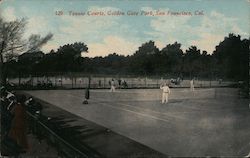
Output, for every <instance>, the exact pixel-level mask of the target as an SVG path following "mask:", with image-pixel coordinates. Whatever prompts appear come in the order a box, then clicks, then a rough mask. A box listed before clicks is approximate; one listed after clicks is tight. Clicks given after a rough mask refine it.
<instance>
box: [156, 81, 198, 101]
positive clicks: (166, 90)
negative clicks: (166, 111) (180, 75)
mask: <svg viewBox="0 0 250 158" xmlns="http://www.w3.org/2000/svg"><path fill="white" fill-rule="evenodd" d="M160 89H161V90H162V100H161V103H162V104H164V103H168V97H169V95H170V92H171V91H170V88H169V84H167V82H165V83H164V84H163V85H161V86H160ZM190 91H191V92H194V79H192V80H190Z"/></svg>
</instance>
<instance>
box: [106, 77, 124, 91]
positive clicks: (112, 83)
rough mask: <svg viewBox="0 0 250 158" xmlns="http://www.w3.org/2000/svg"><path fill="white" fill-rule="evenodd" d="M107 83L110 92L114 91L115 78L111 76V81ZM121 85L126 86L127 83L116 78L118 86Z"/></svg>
mask: <svg viewBox="0 0 250 158" xmlns="http://www.w3.org/2000/svg"><path fill="white" fill-rule="evenodd" d="M109 85H110V92H115V89H116V87H115V85H116V84H115V80H114V79H113V78H112V79H111V81H109ZM121 87H123V88H127V87H128V85H127V82H126V81H125V80H121V79H119V80H118V88H121Z"/></svg>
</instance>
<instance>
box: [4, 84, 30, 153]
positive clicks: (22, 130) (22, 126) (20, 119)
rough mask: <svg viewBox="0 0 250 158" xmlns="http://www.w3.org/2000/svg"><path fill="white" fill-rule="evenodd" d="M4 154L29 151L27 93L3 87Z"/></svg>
mask: <svg viewBox="0 0 250 158" xmlns="http://www.w3.org/2000/svg"><path fill="white" fill-rule="evenodd" d="M0 90H1V104H0V105H1V142H2V146H1V148H2V154H3V155H12V154H17V153H23V152H27V151H28V141H27V135H26V134H27V133H26V132H27V120H26V111H25V101H26V97H25V95H21V94H19V95H18V94H15V93H14V92H9V91H7V89H6V88H5V87H1V89H0Z"/></svg>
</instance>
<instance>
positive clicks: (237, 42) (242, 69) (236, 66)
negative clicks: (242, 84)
mask: <svg viewBox="0 0 250 158" xmlns="http://www.w3.org/2000/svg"><path fill="white" fill-rule="evenodd" d="M213 56H214V58H215V59H216V61H217V63H216V64H217V65H218V66H219V71H220V74H221V75H223V76H226V77H228V78H231V79H235V80H245V79H247V78H248V70H249V67H248V64H249V63H248V57H249V40H247V39H244V40H241V37H240V36H239V35H238V36H236V35H234V34H232V33H230V34H229V35H228V37H225V38H224V40H223V41H222V42H220V43H219V45H217V46H216V49H215V51H214V54H213Z"/></svg>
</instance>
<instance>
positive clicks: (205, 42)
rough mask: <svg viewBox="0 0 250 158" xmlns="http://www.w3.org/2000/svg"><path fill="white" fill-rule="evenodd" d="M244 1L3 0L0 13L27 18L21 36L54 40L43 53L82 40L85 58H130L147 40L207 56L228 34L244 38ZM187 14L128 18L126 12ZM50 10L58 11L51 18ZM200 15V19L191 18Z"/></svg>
mask: <svg viewBox="0 0 250 158" xmlns="http://www.w3.org/2000/svg"><path fill="white" fill-rule="evenodd" d="M249 7H250V2H249V0H175V1H173V0H165V1H164V0H158V1H155V0H154V1H153V0H152V1H150V0H135V1H132V0H127V1H125V0H124V1H122V0H112V1H111V0H105V1H98V0H93V1H90V0H89V1H87V0H82V1H80V0H68V1H66V0H3V1H2V2H0V14H2V16H3V17H4V18H5V19H6V20H14V19H16V18H22V17H25V18H27V19H28V24H27V31H26V33H25V36H26V37H28V36H29V35H30V34H32V33H33V34H35V33H39V34H41V35H45V34H46V33H48V32H52V33H53V34H54V38H53V40H52V41H50V42H49V43H48V44H47V45H46V46H45V47H44V48H43V50H44V51H45V52H48V51H49V50H51V49H57V48H58V47H59V46H60V45H64V44H67V43H72V42H76V41H79V42H84V43H86V44H87V45H88V47H89V53H88V55H87V56H91V57H93V56H100V55H101V56H105V55H107V54H109V53H113V52H116V53H118V54H123V55H128V54H133V53H134V52H135V51H136V50H137V48H138V47H139V46H140V45H141V44H142V43H145V42H147V41H149V40H154V41H155V42H156V45H157V46H158V47H159V48H160V49H161V48H162V47H164V46H165V45H167V44H169V43H173V42H175V41H177V42H180V43H181V44H182V48H183V50H185V49H187V48H188V47H189V46H191V45H196V46H197V47H198V48H199V49H201V50H207V51H208V52H209V53H212V51H213V50H214V47H215V45H217V44H218V43H219V42H220V41H222V40H223V38H224V37H225V36H227V35H228V33H235V34H239V35H241V36H242V37H243V38H249V30H250V29H249V26H250V20H249V18H250V17H249V15H250V8H249ZM142 10H143V11H153V12H154V13H155V12H156V10H159V11H164V12H166V13H167V12H168V11H171V12H182V11H185V12H191V13H192V16H169V15H168V16H142V15H139V16H128V15H126V14H127V12H128V11H136V12H139V13H140V12H141V11H142ZM55 11H63V13H64V15H62V16H57V15H56V14H55ZM69 11H74V12H85V13H86V12H87V11H92V12H93V11H103V12H104V13H106V14H107V12H108V11H122V12H124V13H125V15H124V16H86V15H85V16H69ZM195 11H203V13H204V15H199V16H198V15H194V12H195Z"/></svg>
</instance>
